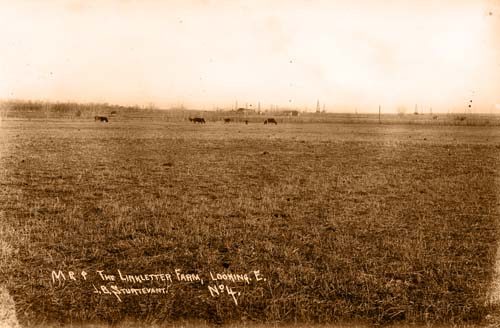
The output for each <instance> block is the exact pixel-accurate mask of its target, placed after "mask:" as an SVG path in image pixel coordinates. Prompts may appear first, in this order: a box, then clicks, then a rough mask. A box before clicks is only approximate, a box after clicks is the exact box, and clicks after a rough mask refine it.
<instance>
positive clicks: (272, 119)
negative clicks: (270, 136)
mask: <svg viewBox="0 0 500 328" xmlns="http://www.w3.org/2000/svg"><path fill="white" fill-rule="evenodd" d="M267 123H269V124H271V123H274V124H275V125H278V122H276V120H275V119H274V118H268V119H267V120H265V121H264V124H267Z"/></svg>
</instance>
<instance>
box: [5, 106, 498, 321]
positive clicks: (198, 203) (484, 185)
mask: <svg viewBox="0 0 500 328" xmlns="http://www.w3.org/2000/svg"><path fill="white" fill-rule="evenodd" d="M0 122H1V123H0V186H1V188H0V269H1V276H0V285H4V286H6V287H7V289H8V291H9V292H10V294H11V295H12V297H13V298H14V301H15V305H16V311H17V316H18V318H19V320H20V322H21V323H22V324H25V325H28V326H30V325H44V324H49V323H65V324H69V323H89V322H90V323H118V322H121V321H123V320H132V321H134V320H140V321H142V322H145V323H151V324H158V323H162V322H175V321H176V320H202V321H203V320H204V321H207V322H210V323H230V322H248V323H257V324H260V323H291V322H299V323H328V322H339V323H342V322H361V323H368V324H371V323H383V324H386V323H403V324H411V323H435V324H443V323H444V324H450V323H481V322H482V321H483V319H484V317H485V316H486V315H487V314H488V313H491V312H492V311H494V310H495V308H494V306H493V305H490V304H488V303H487V302H486V301H487V298H488V291H489V289H490V286H491V283H492V278H493V273H494V264H495V257H496V252H497V244H498V214H499V211H498V210H499V207H498V206H499V199H498V190H499V182H500V180H499V174H500V165H499V164H500V163H499V161H500V129H499V128H498V127H493V126H482V127H476V126H434V125H400V124H382V125H378V124H362V123H359V124H340V123H338V124H333V123H321V124H320V123H310V124H297V123H288V124H286V123H285V124H281V122H280V124H278V125H277V126H274V125H273V126H265V125H263V124H262V123H259V124H257V123H251V124H248V125H244V124H223V123H220V122H217V123H210V122H209V123H210V124H206V125H194V124H192V123H189V122H175V121H169V120H168V119H165V120H152V119H149V120H148V119H147V118H144V119H135V120H134V119H133V117H128V118H123V119H116V120H111V121H110V123H109V124H105V123H97V122H93V121H90V120H88V119H83V118H82V119H71V120H70V119H37V118H32V119H31V120H28V119H25V118H16V117H9V116H4V119H3V120H2V121H0ZM176 269H177V273H176ZM53 270H55V272H56V273H57V275H56V276H57V277H56V276H55V275H53V274H52V272H53ZM58 270H61V272H63V273H64V278H63V277H62V275H61V274H60V273H59V271H58ZM100 270H102V272H101V274H108V276H107V277H106V279H103V278H102V276H101V275H100V274H99V271H100ZM118 270H120V271H119V272H120V273H121V274H123V275H125V274H130V275H141V274H143V276H142V277H143V278H144V277H145V276H144V275H145V274H151V275H155V274H156V275H159V274H161V273H163V274H164V276H163V278H164V280H162V278H161V277H160V276H155V277H154V278H153V277H152V276H150V280H148V281H144V282H137V281H122V280H121V278H120V273H118ZM68 271H73V272H74V273H75V276H76V278H75V280H72V279H71V278H70V273H68ZM82 271H84V272H85V273H86V275H85V274H82ZM256 271H258V273H256ZM217 273H219V274H220V277H221V279H223V278H222V273H226V274H227V273H234V274H240V275H241V276H243V275H244V274H247V277H248V282H245V281H228V280H225V281H223V280H218V281H213V280H211V277H212V276H215V277H217ZM167 274H170V275H171V276H170V278H171V280H169V279H168V277H167V276H166V275H167ZM177 274H190V276H184V278H185V279H184V280H182V277H181V276H178V275H177ZM211 274H212V275H211ZM111 275H113V276H114V278H115V281H113V280H112V279H111ZM84 276H85V277H84ZM226 276H227V275H226ZM186 277H192V278H193V281H186V279H187V278H186ZM195 277H200V278H201V279H203V283H202V282H201V281H197V280H196V279H195ZM220 284H224V285H225V287H226V286H227V288H225V289H223V290H222V289H221V290H219V291H218V292H215V291H214V290H211V289H210V288H209V286H212V287H214V286H215V288H216V289H217V288H218V286H219V285H220ZM101 286H104V288H102V287H101ZM113 286H117V288H118V289H113ZM143 287H147V288H149V289H148V290H147V293H148V294H147V295H145V294H141V295H134V294H127V292H126V291H125V289H127V288H128V290H129V292H130V290H131V288H138V289H141V292H140V293H142V292H143V291H142V288H143ZM119 288H123V290H121V291H120V289H119ZM152 288H155V290H156V291H157V293H156V292H155V293H153V292H152ZM162 288H163V289H162ZM111 290H113V292H111ZM161 290H163V292H164V293H163V292H161ZM106 291H110V292H109V294H108V293H106ZM137 293H139V292H137ZM233 293H234V294H233ZM238 293H239V294H238Z"/></svg>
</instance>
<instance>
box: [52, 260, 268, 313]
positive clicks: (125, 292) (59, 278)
mask: <svg viewBox="0 0 500 328" xmlns="http://www.w3.org/2000/svg"><path fill="white" fill-rule="evenodd" d="M50 277H51V281H52V286H54V287H55V288H61V287H63V286H65V285H66V284H68V283H70V284H71V283H80V282H88V283H89V284H90V285H91V287H90V288H91V289H92V292H93V293H94V294H97V295H103V296H107V295H108V296H114V297H115V298H116V300H117V301H118V302H122V301H123V297H124V296H129V295H130V296H141V295H162V294H171V293H172V288H173V286H175V285H176V284H181V283H187V284H198V285H201V286H206V287H207V291H208V293H209V295H210V296H211V297H214V298H216V297H221V296H224V295H227V296H229V297H231V298H232V300H233V301H234V304H236V305H238V299H239V298H240V297H241V296H242V292H241V291H239V290H240V289H241V287H242V286H245V285H247V286H248V285H252V284H258V283H263V282H266V281H267V279H266V278H265V277H264V275H263V274H262V273H261V272H260V270H253V271H251V272H250V273H231V272H222V273H220V272H215V273H214V272H211V271H209V272H207V273H201V274H200V273H185V272H183V271H182V270H181V269H175V270H174V271H173V272H165V273H141V274H129V273H125V272H122V271H121V270H119V269H118V270H116V271H105V270H95V271H85V270H79V271H78V270H77V271H63V270H52V272H51V274H50Z"/></svg>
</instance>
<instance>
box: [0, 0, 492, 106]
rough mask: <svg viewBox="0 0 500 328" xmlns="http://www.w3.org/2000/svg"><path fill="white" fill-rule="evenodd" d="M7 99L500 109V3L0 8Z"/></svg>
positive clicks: (225, 2)
mask: <svg viewBox="0 0 500 328" xmlns="http://www.w3.org/2000/svg"><path fill="white" fill-rule="evenodd" d="M0 99H32V100H51V101H77V102H109V103H116V104H124V105H135V104H139V105H146V104H149V103H154V104H155V105H156V106H158V107H162V108H168V107H170V106H171V105H180V104H184V106H186V107H188V108H204V109H212V108H213V107H214V106H219V107H223V106H226V107H229V106H233V105H234V103H235V101H238V104H239V106H244V105H245V104H253V105H254V106H256V105H257V102H259V101H260V103H261V104H262V107H263V108H266V107H268V106H269V105H270V104H274V105H279V106H288V107H291V108H298V109H303V108H304V107H306V106H307V107H308V108H309V110H314V109H315V107H316V101H317V100H318V99H319V101H320V102H321V104H325V105H326V108H327V110H330V111H351V110H352V109H353V108H358V109H360V110H365V111H370V110H373V111H375V110H377V108H378V105H379V104H380V105H382V106H384V108H392V109H395V108H397V107H398V106H406V107H407V108H408V111H409V112H412V111H413V107H414V105H415V104H418V105H419V107H422V108H429V107H432V108H433V111H434V112H438V111H443V112H445V111H447V110H448V109H450V108H458V109H460V108H465V107H466V106H467V104H468V102H469V100H471V99H472V100H473V104H474V109H475V110H477V111H480V110H481V111H484V112H489V111H490V110H491V109H493V110H494V109H495V107H496V108H497V109H496V111H497V112H500V105H499V104H500V0H435V1H433V0H392V1H391V0H356V1H353V0H329V1H328V0H324V1H321V0H274V1H273V0H267V1H266V0H248V1H243V0H241V1H240V0H212V1H210V0H205V1H203V0H178V1H176V0H173V1H153V0H143V1H132V0H129V1H119V0H101V1H62V0H52V1H49V0H47V1H44V0H38V1H37V0H32V1H28V0H19V1H7V0H5V1H4V0H0Z"/></svg>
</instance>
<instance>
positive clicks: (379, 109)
mask: <svg viewBox="0 0 500 328" xmlns="http://www.w3.org/2000/svg"><path fill="white" fill-rule="evenodd" d="M380 112H381V108H380V105H378V124H381V123H382V122H381V121H380Z"/></svg>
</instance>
